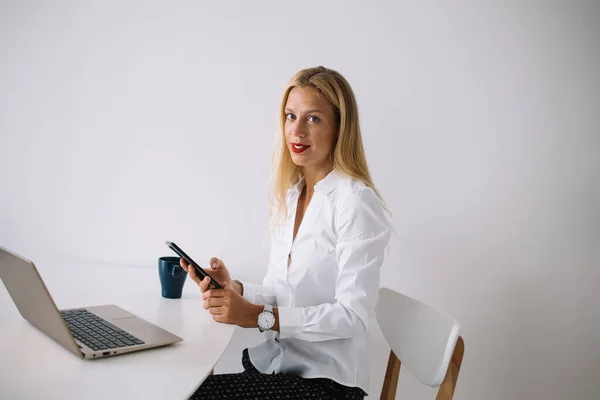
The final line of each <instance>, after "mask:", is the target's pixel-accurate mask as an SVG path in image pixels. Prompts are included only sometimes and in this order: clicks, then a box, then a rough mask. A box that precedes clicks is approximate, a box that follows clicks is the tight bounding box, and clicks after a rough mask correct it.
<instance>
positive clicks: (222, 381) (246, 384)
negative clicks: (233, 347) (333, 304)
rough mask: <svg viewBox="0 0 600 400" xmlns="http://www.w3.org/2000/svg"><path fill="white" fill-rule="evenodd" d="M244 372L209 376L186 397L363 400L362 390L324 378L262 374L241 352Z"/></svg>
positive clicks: (267, 399)
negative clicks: (190, 395)
mask: <svg viewBox="0 0 600 400" xmlns="http://www.w3.org/2000/svg"><path fill="white" fill-rule="evenodd" d="M242 365H243V366H244V372H241V373H239V374H221V375H210V376H209V377H208V378H206V380H205V381H204V383H202V385H201V386H200V387H199V388H198V390H196V392H195V393H194V394H193V395H192V397H190V400H196V399H209V400H210V399H215V400H226V399H237V400H241V399H256V400H259V399H260V400H263V399H264V400H270V399H285V400H287V399H323V400H328V399H347V400H358V399H361V400H362V399H364V397H365V396H366V393H365V392H364V391H363V390H362V389H360V388H357V387H348V386H344V385H340V384H339V383H337V382H335V381H333V380H331V379H325V378H316V379H306V378H302V377H299V376H297V375H293V374H263V373H261V372H259V371H258V370H257V369H256V368H254V366H253V365H252V363H251V362H250V357H249V356H248V349H245V350H244V352H243V355H242Z"/></svg>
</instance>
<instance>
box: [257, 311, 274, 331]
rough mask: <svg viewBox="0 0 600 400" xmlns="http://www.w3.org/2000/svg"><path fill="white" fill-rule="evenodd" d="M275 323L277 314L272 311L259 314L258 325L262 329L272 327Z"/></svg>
mask: <svg viewBox="0 0 600 400" xmlns="http://www.w3.org/2000/svg"><path fill="white" fill-rule="evenodd" d="M273 325H275V315H274V314H273V313H270V312H264V311H263V312H261V313H260V314H259V316H258V326H259V327H261V328H262V329H271V328H272V327H273Z"/></svg>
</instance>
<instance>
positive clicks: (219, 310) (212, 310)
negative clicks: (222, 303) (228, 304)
mask: <svg viewBox="0 0 600 400" xmlns="http://www.w3.org/2000/svg"><path fill="white" fill-rule="evenodd" d="M224 311H225V309H224V308H223V307H211V308H209V309H208V312H209V313H211V314H212V315H223V314H224V313H225V312H224Z"/></svg>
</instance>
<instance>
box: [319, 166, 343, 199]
mask: <svg viewBox="0 0 600 400" xmlns="http://www.w3.org/2000/svg"><path fill="white" fill-rule="evenodd" d="M340 179H341V177H340V176H339V175H338V174H337V172H335V170H332V171H331V172H330V173H329V174H327V176H326V177H325V178H323V179H321V180H320V181H319V182H317V184H316V185H315V192H321V193H323V194H328V193H330V192H331V191H332V190H333V189H335V188H336V187H337V185H338V183H339V181H340Z"/></svg>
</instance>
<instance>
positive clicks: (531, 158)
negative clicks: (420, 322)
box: [0, 0, 600, 400]
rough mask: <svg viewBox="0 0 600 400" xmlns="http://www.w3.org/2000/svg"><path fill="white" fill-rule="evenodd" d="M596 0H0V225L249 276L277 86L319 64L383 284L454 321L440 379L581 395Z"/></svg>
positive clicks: (87, 252) (253, 270)
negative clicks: (215, 262)
mask: <svg viewBox="0 0 600 400" xmlns="http://www.w3.org/2000/svg"><path fill="white" fill-rule="evenodd" d="M599 5H600V3H598V2H594V1H588V2H584V1H566V0H565V1H529V2H523V1H516V0H515V1H508V2H500V1H459V2H445V1H438V2H429V1H427V2H391V1H390V2H366V1H365V2H358V1H344V2H342V1H319V2H317V1H303V2H282V1H253V2H249V1H221V2H201V1H171V2H162V3H159V2H148V1H138V2H133V1H54V2H46V1H2V2H0V49H1V52H0V154H1V157H0V245H2V246H4V247H8V248H10V249H12V250H14V251H16V252H18V253H20V254H22V255H24V256H26V257H29V258H31V259H33V260H34V261H36V260H38V262H39V261H41V260H49V259H70V260H89V261H101V262H106V263H120V264H128V265H139V266H145V267H148V268H155V266H156V259H157V258H158V257H159V256H162V255H168V254H169V251H168V249H167V248H166V246H165V245H164V241H165V240H172V241H175V242H177V243H178V244H180V245H181V246H182V247H183V248H185V249H186V250H188V251H189V253H190V254H191V255H193V256H194V257H195V258H197V259H198V260H199V261H202V262H203V263H205V262H206V261H208V259H209V257H210V256H213V255H215V256H219V257H221V258H222V259H223V260H225V262H226V263H227V265H228V266H229V267H230V269H231V271H232V272H233V274H234V275H235V276H236V277H239V278H243V279H251V280H255V281H260V280H261V279H262V276H263V274H264V272H265V271H266V259H267V253H266V249H267V241H266V239H267V219H268V207H269V205H268V197H267V189H268V179H269V171H270V159H271V149H272V142H273V137H274V135H275V133H276V131H277V112H278V104H279V101H280V97H281V94H282V90H283V88H284V86H285V84H286V83H287V81H288V79H289V78H290V77H291V76H292V75H293V74H294V73H295V72H296V71H297V70H299V69H301V68H304V67H309V66H316V65H325V66H327V67H330V68H334V69H337V70H339V71H340V72H341V73H342V74H344V75H345V77H346V78H347V79H348V80H349V82H350V83H351V85H352V86H353V88H354V90H355V93H356V96H357V99H358V102H359V108H360V112H361V123H362V129H363V139H364V144H365V148H366V152H367V158H368V162H369V166H370V168H371V172H372V175H373V177H374V180H375V183H376V185H377V186H378V188H379V189H380V191H381V193H382V194H383V196H384V198H385V199H386V200H387V203H388V205H389V207H390V209H391V210H392V212H393V213H394V217H393V221H394V228H395V230H396V236H394V237H393V239H392V242H391V246H390V252H389V256H388V259H387V262H386V264H385V266H384V268H383V270H382V284H383V285H384V286H388V287H391V288H393V289H395V290H398V291H401V292H404V293H406V294H408V295H410V296H413V297H416V298H418V299H420V300H422V301H425V302H427V303H429V304H431V305H433V306H435V307H437V308H439V309H441V310H444V311H446V312H448V313H450V314H451V315H453V316H454V317H455V318H456V319H458V320H459V321H460V322H461V323H462V324H463V327H462V331H461V333H462V335H463V336H464V338H465V341H466V346H467V350H466V353H465V359H464V364H463V369H462V371H461V375H460V378H459V384H458V388H457V391H456V396H455V398H457V399H465V400H480V399H486V400H500V399H503V400H504V399H523V400H525V399H546V400H564V399H582V400H596V399H598V398H600V389H599V387H598V380H599V379H600V311H599V302H600V295H599V294H598V287H599V284H600V276H599V275H600V273H599V266H600V250H599V249H600V239H599V238H600V207H599V204H600V155H599V152H600V132H599V126H600V124H599V119H600V116H599V115H600V85H599V83H600V82H599V81H600V78H599V76H598V71H600V28H599V27H600V7H599ZM98 273H102V271H98ZM50 290H52V288H50ZM157 295H158V294H157ZM246 334H247V335H246ZM236 337H238V338H242V340H247V338H248V337H253V336H252V335H251V334H250V333H249V332H245V331H243V330H240V331H239V332H238V335H236ZM374 337H375V339H374V343H375V345H374V348H375V350H374V353H373V354H374V356H373V358H374V364H373V367H372V369H373V385H372V386H373V387H374V389H373V392H372V395H373V397H377V394H378V391H379V387H380V385H381V382H382V379H383V375H382V372H383V368H384V367H385V365H384V364H385V363H386V361H387V348H385V345H384V344H383V342H382V339H381V337H380V336H379V337H377V329H376V328H375V331H374ZM244 338H246V339H244ZM232 346H234V347H235V346H239V342H238V344H234V345H232ZM229 353H231V354H229ZM229 353H228V354H229V355H228V356H227V357H225V358H224V359H223V360H222V363H221V364H220V368H221V369H222V370H224V369H227V366H228V365H229V366H231V367H232V368H234V367H236V365H237V364H236V363H239V353H238V352H237V350H236V352H235V354H233V352H229ZM228 363H229V364H228ZM399 393H403V396H402V398H406V399H415V400H420V399H431V398H433V397H434V396H435V395H434V391H433V390H431V389H423V388H422V387H421V386H419V384H418V383H417V382H415V381H414V380H412V378H411V377H410V376H409V374H407V373H405V372H403V373H402V378H401V381H400V389H399Z"/></svg>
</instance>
